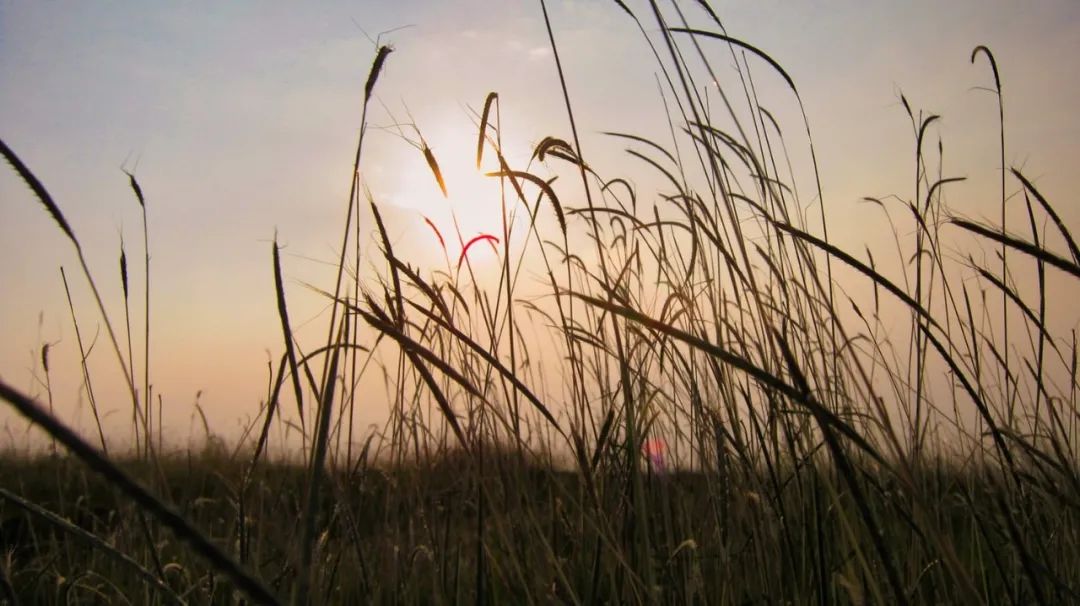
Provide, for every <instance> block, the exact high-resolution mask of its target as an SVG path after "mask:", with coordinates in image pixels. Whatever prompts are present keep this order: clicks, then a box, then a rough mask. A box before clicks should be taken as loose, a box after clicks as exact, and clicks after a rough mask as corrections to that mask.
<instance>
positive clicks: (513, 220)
mask: <svg viewBox="0 0 1080 606" xmlns="http://www.w3.org/2000/svg"><path fill="white" fill-rule="evenodd" d="M424 137H425V138H424V139H423V140H422V141H421V142H419V145H417V146H416V147H418V148H419V149H417V150H415V151H413V154H414V157H413V158H411V159H407V162H406V164H407V166H406V167H402V170H401V171H400V172H399V174H398V175H397V176H396V186H395V187H394V188H393V189H392V193H391V195H390V197H389V200H388V201H389V202H390V203H391V204H393V205H395V206H397V207H399V208H401V209H406V210H408V211H410V214H412V215H415V216H414V217H412V218H411V219H410V221H412V222H413V225H410V226H408V227H409V229H408V232H409V234H410V235H411V236H410V240H413V241H411V242H410V243H409V244H410V246H411V247H413V248H414V250H416V252H420V253H423V254H426V253H428V252H434V253H435V254H436V257H438V258H444V259H446V260H448V262H449V263H450V264H451V268H455V267H456V266H457V265H459V263H460V262H463V261H464V260H465V258H466V257H467V258H468V261H469V262H470V263H471V264H473V265H477V264H479V265H486V264H490V263H492V262H493V261H498V260H499V259H500V258H501V256H502V254H503V249H502V243H503V240H504V237H505V231H506V230H507V229H509V231H510V235H511V236H510V237H511V239H512V240H516V239H517V238H524V237H525V229H527V228H528V224H529V221H528V211H527V210H526V209H525V207H524V205H522V204H521V203H520V201H519V200H518V199H517V194H516V193H515V191H514V189H513V187H512V186H511V185H510V184H509V183H507V182H503V180H501V179H499V178H498V177H492V176H488V175H487V174H486V173H487V172H488V171H490V170H491V169H490V167H484V168H480V169H478V168H477V167H476V155H475V154H476V138H477V134H476V132H470V129H469V128H466V127H464V126H453V127H444V128H442V129H440V130H437V131H432V133H431V137H430V138H428V133H427V132H425V133H424ZM425 150H426V152H425ZM410 151H412V150H410ZM485 163H486V162H485ZM433 165H434V166H437V167H438V173H439V175H440V176H441V177H442V183H441V184H440V182H439V180H438V179H437V178H436V175H435V169H434V168H432V166H433ZM443 186H445V194H444V189H443ZM504 221H505V223H504Z"/></svg>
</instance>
